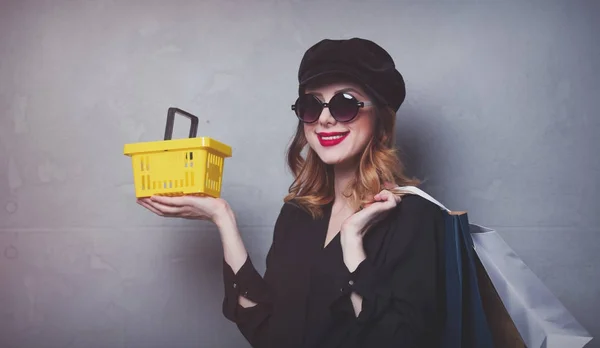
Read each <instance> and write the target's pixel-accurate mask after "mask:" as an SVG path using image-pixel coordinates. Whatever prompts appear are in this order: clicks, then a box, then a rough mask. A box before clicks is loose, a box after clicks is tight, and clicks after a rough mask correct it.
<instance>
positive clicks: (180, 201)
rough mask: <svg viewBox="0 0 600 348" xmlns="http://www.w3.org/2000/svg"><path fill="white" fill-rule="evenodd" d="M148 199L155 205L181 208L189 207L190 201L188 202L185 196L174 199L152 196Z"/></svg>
mask: <svg viewBox="0 0 600 348" xmlns="http://www.w3.org/2000/svg"><path fill="white" fill-rule="evenodd" d="M150 199H151V200H152V201H153V202H155V203H159V204H162V205H165V206H172V207H182V206H186V205H190V200H189V197H187V196H176V197H169V196H152V197H150Z"/></svg>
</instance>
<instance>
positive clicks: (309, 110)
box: [292, 92, 371, 123]
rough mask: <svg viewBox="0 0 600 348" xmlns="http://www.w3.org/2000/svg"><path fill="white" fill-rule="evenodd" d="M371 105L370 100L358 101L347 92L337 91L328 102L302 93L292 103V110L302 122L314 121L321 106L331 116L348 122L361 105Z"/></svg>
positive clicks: (318, 115)
mask: <svg viewBox="0 0 600 348" xmlns="http://www.w3.org/2000/svg"><path fill="white" fill-rule="evenodd" d="M369 105H371V102H368V101H366V102H362V101H358V99H356V98H355V97H354V96H352V95H351V94H348V93H343V92H342V93H338V94H336V95H334V96H333V97H332V98H331V100H330V101H329V103H325V102H322V101H321V100H319V98H317V97H316V96H314V95H312V94H303V95H301V96H300V97H298V99H297V100H296V103H295V104H294V105H292V110H294V111H295V112H296V116H298V118H299V119H300V121H302V122H304V123H314V122H316V121H317V120H318V119H319V117H320V116H321V112H322V111H323V108H329V112H330V113H331V116H333V118H334V119H335V120H336V121H338V122H350V121H352V120H353V119H354V118H355V117H356V115H358V110H359V109H360V108H362V107H365V106H369Z"/></svg>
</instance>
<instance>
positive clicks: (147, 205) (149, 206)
mask: <svg viewBox="0 0 600 348" xmlns="http://www.w3.org/2000/svg"><path fill="white" fill-rule="evenodd" d="M137 203H138V204H139V205H141V206H142V207H144V208H146V209H148V210H150V211H151V212H153V213H154V214H156V215H161V216H162V215H163V213H162V212H160V211H159V210H158V209H156V208H154V207H153V206H152V204H151V203H148V200H145V199H138V200H137Z"/></svg>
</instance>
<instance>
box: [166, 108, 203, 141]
mask: <svg viewBox="0 0 600 348" xmlns="http://www.w3.org/2000/svg"><path fill="white" fill-rule="evenodd" d="M175 114H181V115H183V116H185V117H187V118H189V119H190V121H191V124H190V138H195V137H196V133H197V132H198V117H196V116H194V115H192V114H190V113H189V112H187V111H183V110H181V109H179V108H173V107H171V108H169V110H168V111H167V126H166V127H165V140H171V137H173V122H174V121H175Z"/></svg>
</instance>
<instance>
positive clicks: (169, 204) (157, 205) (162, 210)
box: [138, 196, 190, 216]
mask: <svg viewBox="0 0 600 348" xmlns="http://www.w3.org/2000/svg"><path fill="white" fill-rule="evenodd" d="M157 197H159V198H158V199H157ZM164 198H166V199H164ZM173 198H180V197H160V196H156V197H152V198H146V199H139V200H138V203H139V204H140V205H141V206H143V207H145V208H147V209H148V210H150V211H151V212H153V213H155V214H157V215H160V216H186V215H188V214H189V210H190V209H189V207H188V206H186V205H177V203H182V200H179V199H173Z"/></svg>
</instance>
